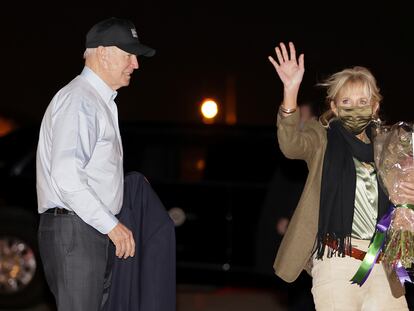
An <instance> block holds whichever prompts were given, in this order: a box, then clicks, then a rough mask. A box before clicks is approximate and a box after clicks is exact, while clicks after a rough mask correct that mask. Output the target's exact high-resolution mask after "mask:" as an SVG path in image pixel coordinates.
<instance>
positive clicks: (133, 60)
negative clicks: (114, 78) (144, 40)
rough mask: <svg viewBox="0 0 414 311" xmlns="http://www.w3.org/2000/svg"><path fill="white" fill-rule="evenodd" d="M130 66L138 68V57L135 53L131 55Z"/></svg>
mask: <svg viewBox="0 0 414 311" xmlns="http://www.w3.org/2000/svg"><path fill="white" fill-rule="evenodd" d="M131 66H132V68H134V69H138V68H139V64H138V58H137V57H136V55H132V57H131Z"/></svg>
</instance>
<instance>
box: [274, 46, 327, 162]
mask: <svg viewBox="0 0 414 311" xmlns="http://www.w3.org/2000/svg"><path fill="white" fill-rule="evenodd" d="M289 50H290V57H289V53H288V51H287V49H286V46H285V44H283V43H280V46H277V47H276V48H275V52H276V56H277V61H276V60H274V59H273V57H271V56H269V61H270V62H271V63H272V64H273V66H274V67H275V69H276V72H277V74H278V76H279V78H280V80H281V81H282V83H283V102H282V105H281V106H280V108H279V113H278V118H277V126H278V131H277V136H278V141H279V147H280V149H281V151H282V152H283V154H284V155H285V156H286V157H288V158H291V159H303V160H306V159H307V158H309V157H310V156H311V155H312V154H313V151H314V148H315V147H316V146H318V145H319V141H320V139H319V137H318V133H317V131H314V130H312V129H308V130H304V131H299V128H298V124H299V117H300V116H299V111H297V96H298V92H299V87H300V84H301V82H302V78H303V74H304V72H305V64H304V55H303V54H301V55H300V56H299V58H298V59H296V50H295V46H294V45H293V43H292V42H290V43H289Z"/></svg>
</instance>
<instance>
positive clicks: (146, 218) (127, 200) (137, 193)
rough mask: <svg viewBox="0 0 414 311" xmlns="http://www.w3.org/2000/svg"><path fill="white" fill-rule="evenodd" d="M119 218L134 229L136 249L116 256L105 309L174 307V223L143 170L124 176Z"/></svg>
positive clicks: (127, 310) (159, 309) (133, 310)
mask: <svg viewBox="0 0 414 311" xmlns="http://www.w3.org/2000/svg"><path fill="white" fill-rule="evenodd" d="M119 220H120V221H121V222H122V223H123V224H124V225H126V226H127V227H128V228H129V229H130V230H131V231H132V232H133V235H134V239H135V243H136V252H135V256H134V257H133V258H128V259H118V258H117V257H115V258H114V262H113V268H112V284H111V288H110V292H109V300H108V302H107V305H106V308H105V311H120V310H122V311H174V310H175V307H176V277H175V269H176V268H175V229H174V223H173V221H172V220H171V218H170V217H169V215H168V213H167V212H166V210H165V207H164V206H163V204H162V203H161V201H160V199H159V198H158V196H157V194H156V193H155V192H154V190H153V189H152V188H151V186H150V184H149V183H148V181H147V180H146V179H145V177H144V176H143V175H142V174H140V173H137V172H132V173H129V174H128V175H127V176H126V177H125V194H124V203H123V207H122V210H121V213H120V214H119Z"/></svg>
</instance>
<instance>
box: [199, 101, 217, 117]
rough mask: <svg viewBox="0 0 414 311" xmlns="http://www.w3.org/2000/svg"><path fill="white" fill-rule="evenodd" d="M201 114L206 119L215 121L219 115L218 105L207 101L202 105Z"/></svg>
mask: <svg viewBox="0 0 414 311" xmlns="http://www.w3.org/2000/svg"><path fill="white" fill-rule="evenodd" d="M201 113H202V114H203V117H204V118H206V119H213V118H215V117H216V115H217V113H218V105H217V103H216V102H215V101H214V100H211V99H207V100H205V101H204V102H203V103H202V104H201Z"/></svg>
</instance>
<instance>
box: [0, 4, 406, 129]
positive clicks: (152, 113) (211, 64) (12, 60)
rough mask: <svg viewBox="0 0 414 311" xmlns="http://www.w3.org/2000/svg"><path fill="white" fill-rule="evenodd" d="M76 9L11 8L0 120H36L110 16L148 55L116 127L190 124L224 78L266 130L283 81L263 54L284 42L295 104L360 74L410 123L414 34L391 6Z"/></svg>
mask: <svg viewBox="0 0 414 311" xmlns="http://www.w3.org/2000/svg"><path fill="white" fill-rule="evenodd" d="M394 2H395V3H396V2H397V1H394ZM85 3H86V4H85V5H86V7H85V5H83V6H81V5H76V4H75V3H70V2H59V3H56V4H54V5H52V6H46V5H41V4H39V3H37V2H36V3H35V4H31V5H30V6H29V7H28V6H27V5H26V4H25V5H23V4H20V3H16V4H14V6H15V7H14V8H13V9H11V10H4V11H3V13H2V15H3V16H2V22H1V38H2V41H3V42H2V60H3V79H2V81H3V98H2V101H1V103H0V114H3V115H5V116H9V117H13V118H16V119H17V120H18V121H19V122H20V123H23V124H24V123H36V122H40V120H41V117H42V115H43V112H44V110H45V108H46V106H47V105H48V103H49V101H50V99H51V98H52V96H53V95H54V93H55V92H56V91H57V90H58V89H59V88H60V87H62V86H63V85H65V84H66V83H67V82H69V81H70V80H71V79H72V78H73V77H74V76H76V75H77V74H78V73H79V72H80V71H81V69H82V67H83V59H82V53H83V50H84V38H85V34H86V32H87V30H88V29H89V28H90V27H91V26H92V25H93V24H94V23H96V22H97V21H99V20H102V19H104V18H107V17H110V16H117V17H125V18H128V19H131V20H132V21H133V22H134V23H135V25H136V27H137V30H138V34H139V36H140V39H141V41H142V42H144V43H146V44H148V45H150V46H153V47H154V48H156V49H157V55H156V56H155V57H153V58H151V59H140V60H139V61H140V66H141V67H140V69H139V70H138V71H137V72H136V73H135V74H134V76H133V80H132V83H131V85H130V86H129V87H128V88H123V89H120V90H119V96H118V99H117V102H118V105H119V112H120V118H121V120H138V121H140V120H150V121H174V122H193V121H198V120H199V118H198V111H197V106H196V104H197V103H198V102H199V101H200V100H201V99H202V98H204V97H214V98H216V99H217V100H218V101H219V102H223V100H224V98H225V93H226V80H228V79H229V78H233V79H235V82H236V91H237V92H236V96H237V114H238V121H239V123H241V124H262V125H270V124H272V123H273V122H274V118H275V110H276V107H277V105H278V104H279V103H280V100H281V95H282V84H281V83H280V81H279V80H278V78H277V76H276V73H275V72H274V69H273V67H272V66H271V64H270V63H269V62H268V60H267V56H268V55H269V54H272V53H273V48H274V46H275V45H276V44H277V43H278V42H280V41H284V42H287V41H288V40H291V41H293V42H294V43H295V44H296V46H297V49H298V52H299V53H300V52H304V53H305V67H306V72H305V79H304V82H303V84H302V90H301V97H302V98H303V99H314V100H318V101H320V102H322V101H323V96H324V93H323V91H322V90H319V89H316V88H315V87H314V85H315V84H316V83H317V82H318V81H321V80H322V79H323V78H325V77H327V75H329V74H331V73H334V72H336V71H338V70H341V69H343V68H345V67H349V66H354V65H363V66H366V67H368V68H369V69H371V70H372V71H373V73H374V75H375V76H376V77H377V79H378V83H379V85H380V88H381V90H382V93H383V95H384V102H383V112H384V113H385V116H386V117H387V118H388V119H389V120H390V121H397V120H400V119H404V120H412V119H413V115H414V113H413V112H414V108H413V105H414V102H412V99H411V98H412V88H413V86H412V81H413V79H412V69H413V60H412V50H413V49H412V47H411V46H412V44H411V40H413V36H412V31H413V29H414V27H412V25H411V24H412V14H410V12H409V10H408V9H407V8H405V7H404V6H402V5H400V4H395V3H392V4H378V3H374V2H373V4H372V5H370V4H365V7H362V6H361V4H362V3H366V2H365V1H359V2H355V3H351V2H349V1H342V2H340V1H336V2H334V1H331V2H327V3H325V4H322V3H320V4H318V3H317V2H315V1H312V4H311V5H310V4H308V5H307V6H306V7H304V6H303V4H301V3H300V2H295V3H293V2H292V3H291V4H289V5H286V4H284V2H279V1H266V2H265V1H263V2H261V1H249V2H247V3H246V4H237V3H235V2H232V3H230V2H222V3H215V2H211V1H210V2H207V1H202V2H197V1H193V2H192V4H190V3H180V2H173V1H171V2H166V1H165V2H160V1H157V2H155V1H151V2H149V1H147V3H144V2H143V1H129V2H128V1H114V2H112V3H104V2H96V3H93V2H90V1H89V2H85ZM332 3H336V4H335V6H333V4H332ZM12 5H13V4H12Z"/></svg>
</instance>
